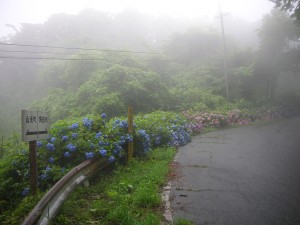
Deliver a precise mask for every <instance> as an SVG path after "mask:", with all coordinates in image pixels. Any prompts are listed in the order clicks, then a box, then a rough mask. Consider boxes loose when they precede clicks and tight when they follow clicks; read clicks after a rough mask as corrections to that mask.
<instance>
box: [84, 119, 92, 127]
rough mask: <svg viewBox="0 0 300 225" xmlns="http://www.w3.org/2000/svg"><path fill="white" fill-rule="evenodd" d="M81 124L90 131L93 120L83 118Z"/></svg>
mask: <svg viewBox="0 0 300 225" xmlns="http://www.w3.org/2000/svg"><path fill="white" fill-rule="evenodd" d="M82 122H83V125H84V126H85V127H86V128H88V129H91V128H92V123H93V120H89V119H88V118H84V119H83V120H82Z"/></svg>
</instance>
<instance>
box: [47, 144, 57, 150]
mask: <svg viewBox="0 0 300 225" xmlns="http://www.w3.org/2000/svg"><path fill="white" fill-rule="evenodd" d="M46 148H47V149H48V150H49V151H52V152H53V151H54V150H55V147H54V144H51V143H48V144H47V146H46Z"/></svg>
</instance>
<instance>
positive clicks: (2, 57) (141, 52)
mask: <svg viewBox="0 0 300 225" xmlns="http://www.w3.org/2000/svg"><path fill="white" fill-rule="evenodd" d="M0 46H17V47H35V48H50V49H64V50H81V51H100V52H117V53H133V54H149V55H166V54H165V53H160V52H150V51H148V52H147V51H130V50H115V49H99V48H79V47H62V46H50V45H31V44H12V43H3V42H0ZM0 52H5V53H29V54H52V55H72V54H76V56H87V55H88V56H92V57H91V58H58V57H30V56H29V57H27V56H26V57H25V56H24V57H23V56H15V55H0V59H25V60H26V59H29V60H30V59H31V60H39V59H40V60H69V61H78V60H100V61H108V60H107V59H103V58H98V57H96V56H95V55H93V54H91V53H82V52H80V53H70V52H69V53H68V52H52V51H31V50H7V49H0ZM95 57H96V58H95ZM139 60H142V61H145V60H147V59H139ZM160 61H174V60H173V59H160Z"/></svg>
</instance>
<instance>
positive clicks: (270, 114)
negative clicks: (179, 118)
mask: <svg viewBox="0 0 300 225" xmlns="http://www.w3.org/2000/svg"><path fill="white" fill-rule="evenodd" d="M299 113H300V111H299V109H297V108H295V107H291V106H277V107H271V108H270V107H268V108H265V107H263V108H259V109H256V110H249V111H247V110H239V109H234V110H231V111H228V112H210V113H208V112H192V111H184V112H183V113H182V114H183V115H184V116H185V117H186V119H187V120H188V121H189V125H188V126H189V128H190V130H191V132H192V133H193V134H198V133H201V132H202V131H203V129H205V128H224V127H227V126H235V125H247V124H250V123H252V122H256V121H270V120H276V119H281V118H288V117H292V116H295V115H299Z"/></svg>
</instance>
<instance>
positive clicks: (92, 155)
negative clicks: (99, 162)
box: [85, 152, 95, 159]
mask: <svg viewBox="0 0 300 225" xmlns="http://www.w3.org/2000/svg"><path fill="white" fill-rule="evenodd" d="M94 156H95V154H94V152H86V153H85V158H86V159H92V158H94Z"/></svg>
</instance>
